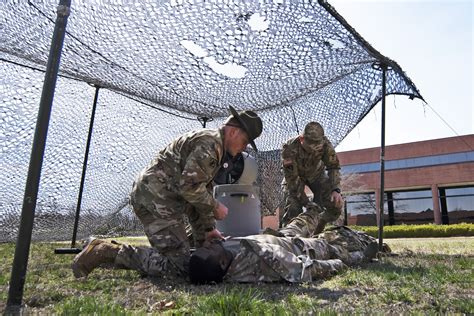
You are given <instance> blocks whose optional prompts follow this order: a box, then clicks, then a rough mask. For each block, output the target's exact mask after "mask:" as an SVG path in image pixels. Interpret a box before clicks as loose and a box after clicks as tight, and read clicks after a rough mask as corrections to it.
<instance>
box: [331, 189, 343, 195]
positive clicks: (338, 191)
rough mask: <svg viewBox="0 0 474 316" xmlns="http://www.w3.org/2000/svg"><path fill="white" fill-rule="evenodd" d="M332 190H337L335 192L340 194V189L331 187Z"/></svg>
mask: <svg viewBox="0 0 474 316" xmlns="http://www.w3.org/2000/svg"><path fill="white" fill-rule="evenodd" d="M332 192H337V193H339V194H341V189H339V188H335V189H332Z"/></svg>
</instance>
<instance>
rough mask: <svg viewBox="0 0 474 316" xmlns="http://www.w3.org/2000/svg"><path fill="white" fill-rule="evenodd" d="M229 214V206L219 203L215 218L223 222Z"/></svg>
mask: <svg viewBox="0 0 474 316" xmlns="http://www.w3.org/2000/svg"><path fill="white" fill-rule="evenodd" d="M228 212H229V209H228V208H227V206H225V205H224V204H222V203H221V202H217V208H216V209H215V210H214V217H215V218H216V219H217V220H222V219H224V218H225V217H226V216H227V213H228Z"/></svg>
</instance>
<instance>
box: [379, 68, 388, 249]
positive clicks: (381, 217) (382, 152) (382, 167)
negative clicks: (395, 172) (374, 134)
mask: <svg viewBox="0 0 474 316" xmlns="http://www.w3.org/2000/svg"><path fill="white" fill-rule="evenodd" d="M380 67H381V68H382V133H381V134H382V137H381V138H382V139H381V145H380V205H379V234H378V237H379V251H382V249H383V224H384V223H383V222H384V214H383V205H384V200H385V195H384V191H385V187H384V186H385V96H386V93H387V91H386V83H387V82H386V73H387V65H385V64H381V65H380Z"/></svg>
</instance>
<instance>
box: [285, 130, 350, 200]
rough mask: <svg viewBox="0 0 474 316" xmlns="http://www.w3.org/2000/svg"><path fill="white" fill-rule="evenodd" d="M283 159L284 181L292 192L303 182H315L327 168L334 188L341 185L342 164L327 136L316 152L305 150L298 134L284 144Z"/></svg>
mask: <svg viewBox="0 0 474 316" xmlns="http://www.w3.org/2000/svg"><path fill="white" fill-rule="evenodd" d="M281 159H282V165H283V173H284V176H285V179H284V181H285V182H286V185H287V188H288V189H289V191H290V192H293V191H295V190H296V188H298V187H299V186H300V185H301V182H303V184H305V185H309V184H311V183H313V182H314V181H315V180H317V179H318V178H320V177H321V175H322V174H323V172H324V171H325V170H327V172H328V176H329V181H330V183H331V185H332V188H333V189H336V188H339V186H340V181H341V179H340V171H339V170H340V169H341V166H340V164H339V159H338V158H337V155H336V151H335V150H334V147H333V146H332V144H331V142H330V141H329V139H328V138H327V137H326V136H324V142H323V143H322V144H321V145H320V150H319V151H317V152H315V153H308V152H307V151H306V150H304V149H303V147H302V145H301V143H300V139H299V137H298V136H297V137H294V138H291V139H290V140H288V141H287V142H286V143H285V144H284V145H283V149H282V152H281ZM283 161H285V164H283Z"/></svg>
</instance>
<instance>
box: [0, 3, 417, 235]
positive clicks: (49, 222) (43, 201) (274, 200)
mask: <svg viewBox="0 0 474 316" xmlns="http://www.w3.org/2000/svg"><path fill="white" fill-rule="evenodd" d="M118 3H120V4H118ZM0 8H1V9H0V29H1V32H0V60H1V61H0V71H1V79H0V80H1V86H0V93H1V96H2V103H1V116H0V119H1V132H0V137H1V153H0V155H1V157H0V158H1V165H0V167H1V178H0V187H1V191H0V241H11V240H14V239H15V238H16V236H17V231H18V227H19V220H20V213H21V208H22V203H23V194H24V188H25V182H26V178H27V172H28V164H29V159H30V155H31V147H32V142H33V135H34V130H35V126H36V116H37V113H38V108H39V100H40V97H41V91H42V86H43V81H44V71H45V67H46V63H47V60H48V53H49V48H50V45H51V38H52V34H53V30H54V25H55V20H56V11H57V8H58V3H57V2H55V1H35V0H32V1H28V2H26V1H20V2H18V1H6V2H5V1H3V2H2V4H0ZM378 63H384V64H386V65H388V66H389V68H388V71H387V85H386V87H387V94H405V95H409V96H411V97H418V98H421V96H420V94H419V92H418V91H417V89H416V87H415V86H414V85H413V83H412V82H411V81H410V79H409V78H408V77H407V76H406V75H405V74H404V73H403V71H402V70H401V68H400V67H399V66H398V65H397V64H396V63H395V62H394V61H391V60H389V59H388V58H386V57H384V56H382V55H381V54H380V53H378V52H377V51H376V50H375V49H374V48H372V47H371V46H370V45H369V44H368V43H366V42H365V41H364V40H363V39H362V38H361V37H360V36H359V35H358V34H357V33H356V32H355V31H354V30H353V29H352V28H351V27H350V26H349V25H348V24H347V23H346V22H345V21H344V20H343V19H342V18H341V17H340V16H339V15H338V14H337V12H336V11H335V10H334V9H333V8H332V7H331V6H330V5H329V4H327V3H324V2H321V3H318V2H316V1H277V0H275V1H256V0H255V1H252V0H245V1H244V0H235V1H204V0H201V1H199V0H196V1H178V0H171V1H164V0H163V1H156V0H142V1H120V2H114V3H113V4H112V3H109V2H106V1H104V2H102V1H73V3H72V5H71V11H70V16H69V19H68V23H67V28H66V37H65V40H64V46H63V50H62V57H61V65H60V78H59V79H58V82H57V85H56V92H55V97H54V103H53V108H52V114H51V119H50V125H49V130H48V138H47V143H46V152H45V156H44V162H43V169H42V175H41V183H40V189H39V195H38V202H37V206H36V217H35V227H34V230H33V239H34V240H59V239H63V240H64V239H66V240H67V239H69V238H70V237H71V234H72V229H73V222H74V215H75V210H76V204H77V200H78V192H79V185H80V182H81V174H82V168H83V159H84V153H85V148H86V140H87V137H88V130H89V123H90V119H91V112H92V104H93V100H94V95H95V92H96V87H100V89H99V94H98V103H97V110H96V114H95V121H94V125H93V133H92V142H91V148H90V153H89V156H88V165H87V173H86V178H85V185H84V192H83V195H82V196H83V198H82V207H81V217H80V222H79V230H78V238H82V237H84V236H87V235H90V234H101V233H111V232H112V233H119V231H123V232H127V233H133V232H141V227H140V224H139V223H137V221H136V220H135V218H134V216H133V215H132V212H131V211H130V209H129V207H128V206H127V203H128V193H129V191H130V189H131V186H132V182H133V179H134V177H135V175H136V174H137V173H138V171H139V170H140V169H141V168H143V167H144V166H145V165H146V164H147V163H148V162H149V161H150V159H151V158H152V157H153V156H154V154H155V153H156V152H157V151H158V150H159V149H161V148H162V147H163V146H164V145H166V144H167V143H168V142H169V141H171V140H172V139H173V138H174V137H176V136H177V135H179V134H181V133H184V132H186V131H188V130H191V129H196V128H200V127H201V122H202V119H198V118H203V117H204V118H206V119H209V121H208V124H207V127H211V128H215V127H218V126H219V125H220V124H221V123H222V121H223V120H224V119H225V118H226V117H227V116H228V110H227V109H228V106H229V105H232V106H234V107H235V108H236V109H238V110H244V109H252V110H254V111H256V112H257V113H258V114H259V115H260V116H261V117H262V119H263V122H264V131H263V134H262V136H261V137H260V138H259V139H258V140H257V141H256V143H257V146H258V147H259V152H258V154H255V153H254V155H256V158H257V161H258V164H259V168H260V169H259V178H258V181H259V186H260V189H261V200H262V204H263V208H264V209H263V211H264V212H272V211H273V210H274V209H275V208H276V207H277V205H278V203H279V202H280V200H281V193H280V182H281V180H282V174H281V172H280V166H279V151H278V149H279V148H280V146H281V144H282V143H283V142H284V141H285V140H286V139H288V138H289V137H293V136H296V135H297V134H298V132H299V131H301V130H302V129H303V127H304V125H305V124H306V123H307V122H309V121H311V120H315V121H319V122H320V123H321V124H322V125H323V126H324V128H325V130H326V133H327V135H328V137H329V138H330V140H331V141H332V142H333V144H334V146H336V145H337V144H338V143H339V142H340V141H341V140H342V139H343V138H344V137H345V136H346V135H347V134H348V133H349V132H350V131H351V130H352V129H353V128H354V126H355V125H356V124H357V123H358V122H359V121H360V120H361V119H362V118H363V117H364V116H365V115H366V114H367V113H368V112H369V111H370V109H371V108H372V107H373V106H375V104H376V103H377V102H378V101H380V99H381V98H382V72H381V71H380V68H378V67H374V65H376V64H378Z"/></svg>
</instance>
